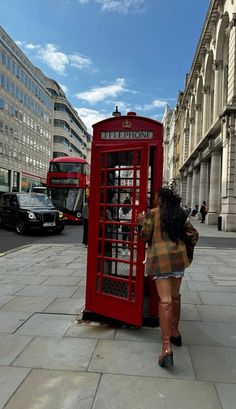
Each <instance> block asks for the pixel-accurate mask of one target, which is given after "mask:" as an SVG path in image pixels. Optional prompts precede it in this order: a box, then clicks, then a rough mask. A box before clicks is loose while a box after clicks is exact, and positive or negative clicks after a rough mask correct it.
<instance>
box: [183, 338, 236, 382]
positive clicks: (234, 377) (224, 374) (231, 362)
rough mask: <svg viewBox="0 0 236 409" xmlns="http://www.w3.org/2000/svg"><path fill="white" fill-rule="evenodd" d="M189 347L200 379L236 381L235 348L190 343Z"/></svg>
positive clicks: (197, 376) (195, 370)
mask: <svg viewBox="0 0 236 409" xmlns="http://www.w3.org/2000/svg"><path fill="white" fill-rule="evenodd" d="M189 349H190V353H191V357H192V362H193V366H194V373H195V374H196V378H197V379H198V380H201V381H203V380H204V381H212V382H232V383H236V353H235V348H218V347H212V346H211V347H207V346H199V345H190V346H189Z"/></svg>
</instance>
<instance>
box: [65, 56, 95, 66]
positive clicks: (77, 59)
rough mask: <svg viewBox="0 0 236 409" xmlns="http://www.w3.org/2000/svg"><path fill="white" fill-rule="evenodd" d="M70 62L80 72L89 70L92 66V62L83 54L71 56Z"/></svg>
mask: <svg viewBox="0 0 236 409" xmlns="http://www.w3.org/2000/svg"><path fill="white" fill-rule="evenodd" d="M68 57H69V61H70V63H71V65H72V66H73V67H76V68H78V69H79V70H82V69H84V68H88V67H89V66H90V65H92V61H91V60H90V58H88V57H85V56H83V55H81V54H76V53H74V54H71V55H69V56H68Z"/></svg>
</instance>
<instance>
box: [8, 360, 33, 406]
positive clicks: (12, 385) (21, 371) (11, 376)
mask: <svg viewBox="0 0 236 409" xmlns="http://www.w3.org/2000/svg"><path fill="white" fill-rule="evenodd" d="M29 372H30V369H27V368H12V367H10V366H8V367H7V366H0V409H3V408H5V404H6V403H7V401H8V400H9V399H10V397H11V396H12V395H13V393H14V392H15V391H16V390H17V388H18V387H19V385H20V384H21V383H22V381H23V380H24V379H25V377H26V376H27V375H28V373H29ZM14 409H18V407H17V406H15V408H14ZM31 409H32V408H31Z"/></svg>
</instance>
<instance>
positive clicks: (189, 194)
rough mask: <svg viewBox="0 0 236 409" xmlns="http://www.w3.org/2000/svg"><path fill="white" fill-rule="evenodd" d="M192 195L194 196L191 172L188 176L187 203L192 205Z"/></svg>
mask: <svg viewBox="0 0 236 409" xmlns="http://www.w3.org/2000/svg"><path fill="white" fill-rule="evenodd" d="M191 197H192V173H189V174H188V176H187V189H186V205H187V206H189V207H190V206H191Z"/></svg>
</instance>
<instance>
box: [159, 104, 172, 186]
mask: <svg viewBox="0 0 236 409" xmlns="http://www.w3.org/2000/svg"><path fill="white" fill-rule="evenodd" d="M162 124H163V186H171V187H175V178H174V165H175V160H174V155H175V152H174V146H175V110H174V109H170V107H169V105H166V107H165V112H164V115H163V118H162Z"/></svg>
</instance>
